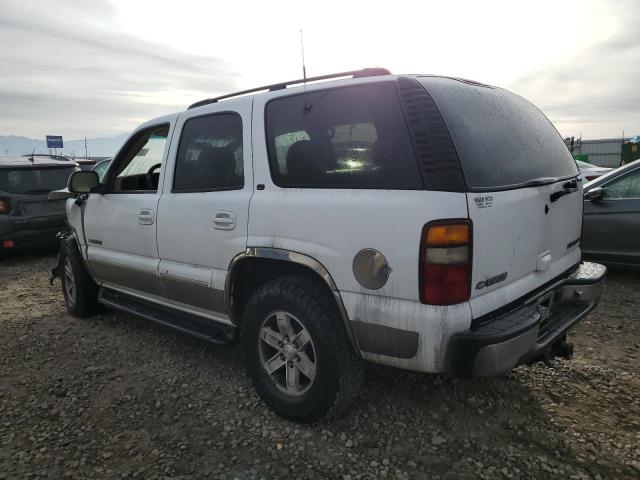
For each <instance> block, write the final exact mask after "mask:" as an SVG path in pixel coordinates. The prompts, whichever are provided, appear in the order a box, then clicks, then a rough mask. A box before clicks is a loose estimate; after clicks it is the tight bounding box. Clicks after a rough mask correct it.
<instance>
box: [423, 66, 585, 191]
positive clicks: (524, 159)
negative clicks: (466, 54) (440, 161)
mask: <svg viewBox="0 0 640 480" xmlns="http://www.w3.org/2000/svg"><path fill="white" fill-rule="evenodd" d="M419 80H420V83H422V85H423V86H425V87H426V89H427V91H428V92H429V93H430V94H431V96H432V97H433V99H434V100H435V102H436V104H437V106H438V108H439V109H440V111H441V112H442V115H443V117H444V120H445V122H446V123H447V126H448V127H449V131H450V133H451V136H452V137H453V140H454V142H455V145H456V148H457V150H458V154H459V156H460V161H461V162H462V167H463V171H464V174H465V177H466V180H467V183H468V185H469V186H470V187H471V188H472V189H481V190H491V189H494V188H498V189H500V188H508V187H517V186H518V185H521V184H523V183H526V182H530V181H535V180H543V179H548V180H551V179H556V178H564V177H570V176H573V175H577V174H578V170H577V167H576V162H575V161H574V159H573V157H572V156H571V153H569V150H568V148H567V146H566V145H565V143H564V141H563V140H562V138H561V137H560V134H559V133H558V131H557V130H556V129H555V128H554V126H553V125H552V124H551V122H549V120H548V119H547V117H545V116H544V115H543V114H542V112H540V110H538V109H537V108H536V107H535V106H534V105H532V104H531V103H529V102H528V101H526V100H525V99H524V98H522V97H520V96H518V95H515V94H513V93H510V92H508V91H506V90H503V89H500V88H492V87H486V86H474V85H469V84H467V83H463V82H461V81H457V80H453V79H446V78H437V77H427V78H420V79H419Z"/></svg>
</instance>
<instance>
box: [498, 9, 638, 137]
mask: <svg viewBox="0 0 640 480" xmlns="http://www.w3.org/2000/svg"><path fill="white" fill-rule="evenodd" d="M614 7H615V8H614ZM609 8H610V9H611V10H610V11H609V13H610V14H615V16H616V18H615V24H616V27H617V28H616V30H615V31H614V32H613V33H612V34H611V35H610V36H609V37H608V38H607V39H605V40H603V41H601V42H600V43H597V44H596V45H594V46H592V47H590V48H588V49H586V50H584V51H580V52H576V54H575V55H573V56H571V57H568V58H566V59H565V61H563V62H562V63H561V64H554V65H548V66H545V67H544V68H540V69H538V70H536V71H533V72H530V73H528V74H527V75H526V76H522V77H520V78H519V79H518V80H516V81H514V82H513V83H512V84H511V85H509V88H510V89H511V90H513V91H514V92H516V93H519V94H520V95H523V96H524V97H525V98H527V99H529V100H531V101H532V102H534V103H535V104H536V105H537V106H538V107H540V109H541V110H542V111H543V112H544V113H545V114H547V116H548V117H549V118H550V119H551V121H552V122H553V123H554V124H555V125H556V127H557V128H558V130H560V133H561V134H562V135H563V136H565V137H566V136H576V137H577V136H579V135H580V133H582V137H583V138H585V139H588V138H603V137H619V136H620V135H621V134H622V131H623V130H624V131H625V134H626V135H627V136H631V135H633V134H638V133H640V90H639V89H638V85H640V62H639V61H638V59H640V3H639V2H637V1H635V0H628V1H626V2H617V3H615V5H611V4H609ZM572 28H574V29H575V31H576V35H589V32H581V31H580V26H579V25H574V26H573V27H572Z"/></svg>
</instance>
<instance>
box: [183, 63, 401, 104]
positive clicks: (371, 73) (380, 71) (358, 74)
mask: <svg viewBox="0 0 640 480" xmlns="http://www.w3.org/2000/svg"><path fill="white" fill-rule="evenodd" d="M379 75H391V72H390V71H389V70H387V69H386V68H363V69H362V70H352V71H350V72H340V73H331V74H329V75H320V76H318V77H309V78H306V79H305V78H299V79H298V80H291V81H289V82H281V83H274V84H272V85H265V86H263V87H256V88H250V89H249V90H242V91H240V92H235V93H229V94H227V95H222V96H220V97H215V98H207V99H205V100H200V101H199V102H196V103H194V104H192V105H189V108H188V110H191V109H192V108H196V107H201V106H202V105H208V104H210V103H216V102H217V101H218V100H224V99H225V98H231V97H238V96H240V95H246V94H248V93H255V92H261V91H265V90H266V91H269V92H273V91H275V90H283V89H285V88H287V87H288V86H290V85H299V84H301V83H307V82H316V81H318V80H328V79H330V78H340V77H352V78H363V77H377V76H379Z"/></svg>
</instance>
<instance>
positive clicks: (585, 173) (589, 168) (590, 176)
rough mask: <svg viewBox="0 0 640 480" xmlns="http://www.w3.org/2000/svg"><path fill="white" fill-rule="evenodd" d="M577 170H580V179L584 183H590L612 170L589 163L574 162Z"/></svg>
mask: <svg viewBox="0 0 640 480" xmlns="http://www.w3.org/2000/svg"><path fill="white" fill-rule="evenodd" d="M576 163H577V164H578V168H579V169H580V178H583V179H584V181H585V182H590V181H591V180H595V179H596V178H598V177H600V176H602V175H604V174H605V173H608V172H610V171H611V170H613V168H606V167H598V166H597V165H591V164H590V163H587V162H583V161H581V160H576Z"/></svg>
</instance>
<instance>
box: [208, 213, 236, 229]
mask: <svg viewBox="0 0 640 480" xmlns="http://www.w3.org/2000/svg"><path fill="white" fill-rule="evenodd" d="M213 226H214V228H216V230H233V229H234V228H236V214H235V213H233V212H227V211H224V210H219V211H217V212H216V213H215V215H214V217H213Z"/></svg>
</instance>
